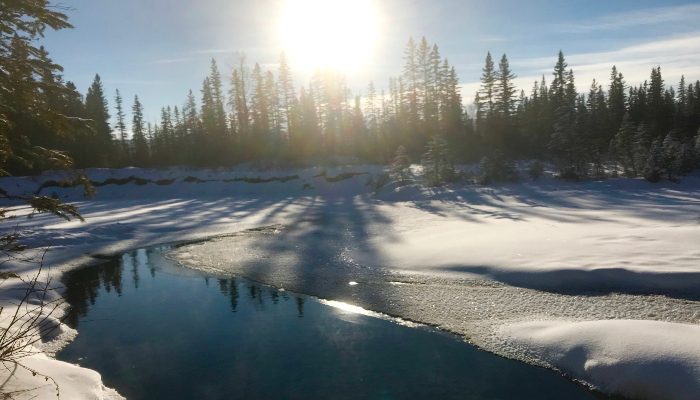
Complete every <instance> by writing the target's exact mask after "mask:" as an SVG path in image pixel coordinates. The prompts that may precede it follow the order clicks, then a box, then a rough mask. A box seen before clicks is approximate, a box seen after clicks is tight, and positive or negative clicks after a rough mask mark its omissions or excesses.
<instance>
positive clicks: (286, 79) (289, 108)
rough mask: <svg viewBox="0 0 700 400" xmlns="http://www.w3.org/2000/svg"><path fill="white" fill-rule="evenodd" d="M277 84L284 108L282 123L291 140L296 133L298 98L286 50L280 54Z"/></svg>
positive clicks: (280, 100)
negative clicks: (293, 113) (295, 115)
mask: <svg viewBox="0 0 700 400" xmlns="http://www.w3.org/2000/svg"><path fill="white" fill-rule="evenodd" d="M277 86H278V90H279V94H278V96H277V98H278V99H279V103H280V108H281V110H282V111H281V113H280V124H281V125H282V126H284V128H285V130H286V133H287V140H288V141H289V140H291V139H290V138H291V136H292V135H293V134H294V133H293V131H294V122H295V121H294V118H293V115H292V112H293V110H294V108H295V107H296V101H297V99H296V93H295V91H294V81H293V79H292V73H291V69H290V68H289V64H288V63H287V57H286V55H285V54H284V52H283V53H282V54H281V55H280V64H279V72H278V81H277Z"/></svg>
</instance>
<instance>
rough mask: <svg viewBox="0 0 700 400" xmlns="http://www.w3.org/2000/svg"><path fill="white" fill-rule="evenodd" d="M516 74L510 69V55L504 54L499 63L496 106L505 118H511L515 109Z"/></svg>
mask: <svg viewBox="0 0 700 400" xmlns="http://www.w3.org/2000/svg"><path fill="white" fill-rule="evenodd" d="M513 79H515V74H513V72H512V71H511V70H510V65H509V63H508V57H506V55H505V54H504V55H503V57H501V61H500V62H499V63H498V74H497V80H496V83H495V103H496V104H495V108H496V111H497V112H498V113H499V114H500V115H501V117H502V118H504V119H505V120H510V118H511V116H512V115H513V112H514V111H515V93H516V92H515V85H514V84H513Z"/></svg>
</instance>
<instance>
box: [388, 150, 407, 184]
mask: <svg viewBox="0 0 700 400" xmlns="http://www.w3.org/2000/svg"><path fill="white" fill-rule="evenodd" d="M389 177H390V178H391V179H392V180H393V181H395V182H399V183H401V182H406V181H408V180H409V179H410V177H411V161H410V160H409V158H408V152H407V151H406V148H405V147H404V146H399V147H397V148H396V154H395V155H394V159H393V160H392V161H391V171H390V172H389Z"/></svg>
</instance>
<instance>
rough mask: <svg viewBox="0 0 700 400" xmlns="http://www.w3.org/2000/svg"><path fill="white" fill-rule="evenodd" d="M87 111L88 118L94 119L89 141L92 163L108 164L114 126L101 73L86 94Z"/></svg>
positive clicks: (96, 164)
mask: <svg viewBox="0 0 700 400" xmlns="http://www.w3.org/2000/svg"><path fill="white" fill-rule="evenodd" d="M85 112H86V116H87V118H88V119H90V120H91V121H92V129H93V132H94V136H93V137H92V138H91V139H92V140H90V142H89V145H88V146H89V148H90V151H91V152H92V153H93V154H94V157H93V158H92V160H91V161H92V165H94V166H108V165H109V164H108V163H109V159H110V156H111V151H112V148H111V145H112V139H113V138H112V127H111V126H110V124H109V118H110V117H109V105H108V104H107V99H106V98H105V95H104V89H103V88H102V80H101V79H100V75H99V74H98V75H95V79H94V80H93V82H92V85H90V88H89V89H88V91H87V95H86V96H85Z"/></svg>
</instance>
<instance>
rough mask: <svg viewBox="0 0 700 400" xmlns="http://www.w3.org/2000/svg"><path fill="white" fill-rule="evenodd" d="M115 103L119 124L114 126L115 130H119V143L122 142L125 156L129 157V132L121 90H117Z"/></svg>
mask: <svg viewBox="0 0 700 400" xmlns="http://www.w3.org/2000/svg"><path fill="white" fill-rule="evenodd" d="M114 102H115V104H116V109H117V115H116V117H117V123H116V125H115V126H114V129H116V130H117V133H118V135H119V141H120V142H121V145H122V151H123V154H124V156H127V155H128V154H129V143H128V139H129V138H128V137H127V132H126V123H125V118H126V115H125V114H124V108H123V104H122V103H123V100H122V96H121V94H120V93H119V89H117V94H116V96H115V97H114Z"/></svg>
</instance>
